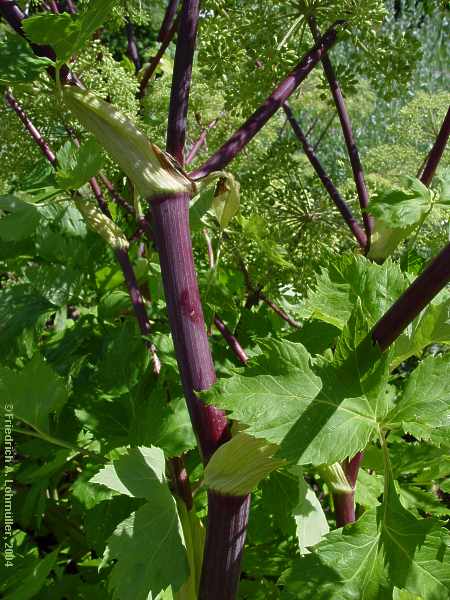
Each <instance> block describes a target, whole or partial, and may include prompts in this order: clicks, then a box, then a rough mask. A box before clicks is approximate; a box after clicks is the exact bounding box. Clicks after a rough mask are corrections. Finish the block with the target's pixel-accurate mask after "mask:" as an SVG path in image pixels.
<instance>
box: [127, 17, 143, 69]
mask: <svg viewBox="0 0 450 600" xmlns="http://www.w3.org/2000/svg"><path fill="white" fill-rule="evenodd" d="M126 30H127V40H128V44H127V55H128V58H129V59H130V60H131V61H132V62H133V64H134V68H135V69H136V73H137V72H138V71H139V70H140V68H141V59H140V57H139V51H138V48H137V45H136V38H135V37H134V26H133V23H131V21H130V20H129V19H127V24H126Z"/></svg>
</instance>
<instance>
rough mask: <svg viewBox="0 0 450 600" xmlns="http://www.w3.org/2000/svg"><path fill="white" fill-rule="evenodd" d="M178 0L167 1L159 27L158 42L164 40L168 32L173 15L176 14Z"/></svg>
mask: <svg viewBox="0 0 450 600" xmlns="http://www.w3.org/2000/svg"><path fill="white" fill-rule="evenodd" d="M179 2H180V0H169V3H168V5H167V8H166V12H165V14H164V19H163V22H162V25H161V29H160V30H159V33H158V42H164V41H165V39H166V37H167V35H168V34H169V32H170V30H171V28H172V25H173V22H174V19H175V15H176V14H177V8H178V4H179Z"/></svg>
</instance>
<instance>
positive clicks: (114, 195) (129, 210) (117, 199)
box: [99, 174, 136, 216]
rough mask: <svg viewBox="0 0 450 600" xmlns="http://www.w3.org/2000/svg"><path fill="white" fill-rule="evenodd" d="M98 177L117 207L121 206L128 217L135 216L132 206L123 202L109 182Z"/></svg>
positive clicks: (102, 176) (125, 201)
mask: <svg viewBox="0 0 450 600" xmlns="http://www.w3.org/2000/svg"><path fill="white" fill-rule="evenodd" d="M99 177H100V179H101V180H102V183H103V184H104V185H105V187H106V189H107V190H108V192H109V194H110V196H111V198H112V199H113V200H114V202H115V203H116V204H117V205H118V206H121V207H122V208H123V209H124V210H125V212H127V213H128V214H129V215H133V216H135V215H136V211H135V210H134V208H133V206H131V204H130V203H129V202H127V200H125V198H124V197H123V196H122V195H121V194H119V192H117V191H116V189H115V188H114V186H113V184H112V183H111V181H110V180H109V179H108V178H107V177H105V176H104V175H102V174H100V175H99Z"/></svg>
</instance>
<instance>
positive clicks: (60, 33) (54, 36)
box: [23, 0, 111, 63]
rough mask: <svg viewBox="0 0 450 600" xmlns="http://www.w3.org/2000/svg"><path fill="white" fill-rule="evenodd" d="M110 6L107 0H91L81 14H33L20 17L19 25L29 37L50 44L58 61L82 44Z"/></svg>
mask: <svg viewBox="0 0 450 600" xmlns="http://www.w3.org/2000/svg"><path fill="white" fill-rule="evenodd" d="M110 8H111V3H110V2H109V1H108V0H91V2H90V3H89V6H88V9H87V10H86V12H84V13H83V14H81V15H69V14H67V13H62V14H52V13H46V14H40V15H34V16H32V17H28V18H27V19H25V20H24V22H23V28H24V30H25V33H26V34H27V38H28V39H29V40H31V41H32V42H34V43H36V44H44V45H48V46H51V47H52V48H53V50H54V51H55V53H56V56H57V58H58V62H59V63H64V62H66V61H68V60H69V59H70V57H71V56H72V55H73V54H75V53H77V52H79V50H81V48H83V46H84V45H85V44H86V42H87V41H88V40H89V39H90V38H91V36H92V34H93V33H95V31H96V30H97V29H98V28H99V27H100V26H101V24H102V23H103V21H104V20H105V19H106V17H107V16H108V15H109V14H110Z"/></svg>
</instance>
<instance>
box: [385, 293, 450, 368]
mask: <svg viewBox="0 0 450 600" xmlns="http://www.w3.org/2000/svg"><path fill="white" fill-rule="evenodd" d="M430 344H447V345H449V344H450V293H449V291H448V290H447V289H444V290H443V291H442V292H441V293H440V294H438V295H437V296H436V297H435V298H433V300H432V301H431V302H430V303H429V304H428V306H427V307H426V308H425V309H424V310H423V311H422V312H421V313H420V315H419V316H418V317H417V318H416V319H414V321H413V322H412V323H411V324H410V325H409V326H408V327H407V328H406V329H405V331H404V332H403V333H402V334H401V335H400V336H399V337H398V339H397V340H396V342H395V344H394V350H393V358H392V362H393V366H394V367H395V366H398V365H399V364H400V363H401V362H403V361H405V360H406V359H407V358H409V357H410V356H413V355H415V356H420V355H421V353H422V351H423V350H424V348H426V346H429V345H430Z"/></svg>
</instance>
